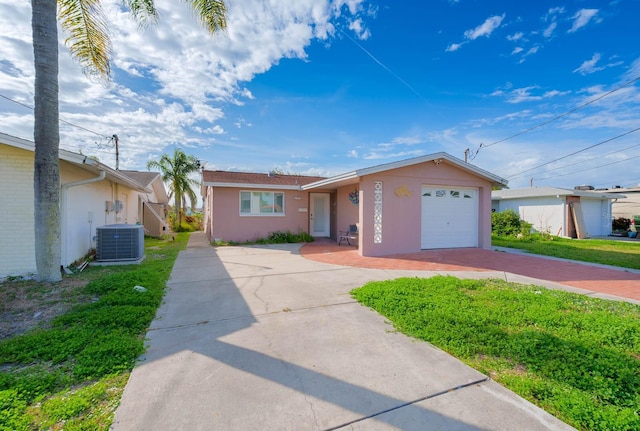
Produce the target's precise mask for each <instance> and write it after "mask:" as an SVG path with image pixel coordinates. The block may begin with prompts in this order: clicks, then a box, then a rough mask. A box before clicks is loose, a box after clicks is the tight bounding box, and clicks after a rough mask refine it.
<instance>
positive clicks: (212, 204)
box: [205, 187, 309, 242]
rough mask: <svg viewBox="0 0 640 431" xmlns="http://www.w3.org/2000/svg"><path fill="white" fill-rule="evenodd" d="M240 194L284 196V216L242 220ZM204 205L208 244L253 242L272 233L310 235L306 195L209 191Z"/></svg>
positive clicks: (224, 188) (249, 189) (224, 190)
mask: <svg viewBox="0 0 640 431" xmlns="http://www.w3.org/2000/svg"><path fill="white" fill-rule="evenodd" d="M240 191H267V192H283V193H284V202H285V203H284V215H267V216H245V215H243V216H241V215H240ZM296 197H299V198H300V199H296ZM206 205H207V215H206V216H205V222H206V224H207V226H206V227H205V231H206V232H207V234H208V236H209V239H210V240H211V241H214V240H215V239H221V240H224V241H237V242H243V241H253V240H256V239H259V238H266V237H267V235H268V234H269V233H270V232H275V231H291V232H292V233H299V232H306V233H308V232H309V213H308V208H309V193H308V192H306V191H298V190H282V189H277V188H274V189H259V190H257V189H251V188H230V187H208V192H207V201H206ZM212 209H213V210H212ZM300 209H303V211H299V210H300ZM209 214H210V215H211V216H210V217H209Z"/></svg>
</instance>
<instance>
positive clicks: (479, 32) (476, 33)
mask: <svg viewBox="0 0 640 431" xmlns="http://www.w3.org/2000/svg"><path fill="white" fill-rule="evenodd" d="M504 17H505V14H502V15H495V16H492V17H489V18H487V19H486V20H485V21H484V22H483V23H482V24H480V25H479V26H477V27H476V28H474V29H472V30H467V31H465V32H464V37H466V38H467V39H469V40H475V39H477V38H479V37H481V36H487V37H489V36H491V33H493V32H494V31H495V30H496V29H497V28H498V27H500V24H502V20H504Z"/></svg>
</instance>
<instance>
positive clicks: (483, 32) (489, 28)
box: [445, 14, 505, 52]
mask: <svg viewBox="0 0 640 431" xmlns="http://www.w3.org/2000/svg"><path fill="white" fill-rule="evenodd" d="M504 17H505V14H502V15H495V16H491V17H489V18H487V19H486V20H485V21H484V22H483V23H482V24H480V25H479V26H477V27H476V28H473V29H471V30H467V31H465V32H464V37H465V39H467V41H471V40H476V39H477V38H479V37H482V36H486V37H489V36H491V33H493V32H494V31H495V30H496V29H497V28H498V27H500V24H502V21H503V20H504ZM465 43H466V42H462V43H452V44H450V45H449V46H447V48H446V49H445V52H455V51H457V50H459V49H460V48H462V45H464V44H465Z"/></svg>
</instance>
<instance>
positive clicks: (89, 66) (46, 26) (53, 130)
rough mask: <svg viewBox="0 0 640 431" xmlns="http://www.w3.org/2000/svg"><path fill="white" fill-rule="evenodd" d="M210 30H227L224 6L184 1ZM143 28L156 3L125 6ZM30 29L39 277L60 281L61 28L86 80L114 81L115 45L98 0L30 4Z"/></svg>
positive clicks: (145, 0)
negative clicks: (113, 55)
mask: <svg viewBox="0 0 640 431" xmlns="http://www.w3.org/2000/svg"><path fill="white" fill-rule="evenodd" d="M185 3H188V4H189V5H190V6H191V8H192V9H193V11H194V15H195V16H196V17H197V18H198V19H199V20H200V22H201V24H202V25H203V26H204V27H205V28H206V30H207V31H208V32H209V33H211V34H213V33H215V32H217V31H219V30H223V29H224V28H226V25H227V24H226V12H227V11H226V7H225V4H224V1H223V0H185ZM123 4H124V6H125V7H127V8H128V9H129V10H130V11H131V13H132V15H133V17H134V18H135V19H136V21H137V22H138V23H139V24H140V25H141V26H144V25H146V24H148V23H153V22H155V21H156V20H157V18H158V14H157V12H156V9H155V6H154V1H153V0H123ZM31 14H32V15H31V27H32V30H33V54H34V64H35V93H34V99H35V109H34V132H33V138H34V139H33V140H34V142H35V156H34V177H33V183H34V203H35V205H34V210H35V214H34V216H35V257H36V268H37V272H38V274H37V277H38V279H40V280H43V281H60V280H61V278H62V276H61V273H60V260H61V248H60V247H61V243H60V232H61V227H60V166H59V161H58V148H59V145H60V129H59V123H58V120H59V112H58V28H57V19H59V20H60V24H61V26H62V28H63V30H64V31H65V32H67V33H68V34H69V37H68V38H67V40H66V43H67V45H68V46H69V49H70V50H71V54H72V56H73V57H74V58H75V59H76V60H78V61H79V62H80V64H81V66H82V67H83V69H84V71H85V73H86V74H88V75H94V76H98V77H101V78H105V79H108V78H110V75H111V67H110V57H111V43H110V40H109V37H108V32H107V22H106V20H105V17H104V14H103V12H102V7H101V3H100V0H31Z"/></svg>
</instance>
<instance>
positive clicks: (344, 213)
mask: <svg viewBox="0 0 640 431" xmlns="http://www.w3.org/2000/svg"><path fill="white" fill-rule="evenodd" d="M358 189H359V187H358V185H357V184H356V185H352V186H346V187H341V188H339V189H338V191H337V193H336V197H337V201H336V206H337V207H338V211H337V217H336V224H337V226H336V229H337V230H338V231H341V230H342V231H344V230H347V229H348V228H349V225H350V224H356V223H358V221H359V220H360V215H359V206H360V205H356V204H354V203H353V202H351V201H350V200H349V193H351V192H353V191H354V190H358Z"/></svg>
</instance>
